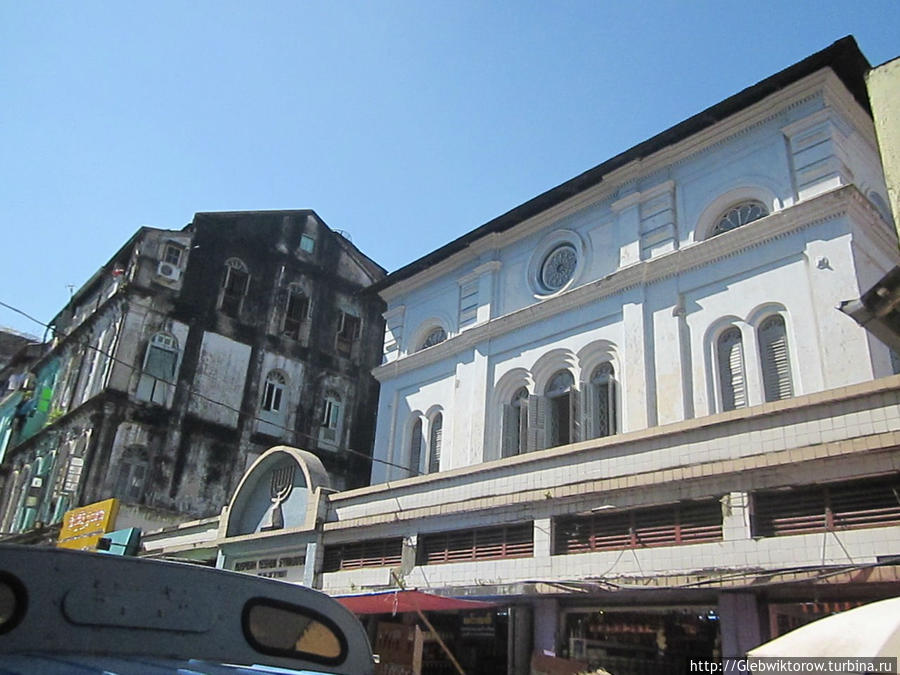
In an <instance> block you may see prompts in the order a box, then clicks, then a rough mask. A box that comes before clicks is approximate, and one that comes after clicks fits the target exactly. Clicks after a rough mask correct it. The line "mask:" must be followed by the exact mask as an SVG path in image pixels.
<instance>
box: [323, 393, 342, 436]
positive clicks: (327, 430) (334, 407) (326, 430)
mask: <svg viewBox="0 0 900 675" xmlns="http://www.w3.org/2000/svg"><path fill="white" fill-rule="evenodd" d="M340 424H341V404H340V402H339V401H336V400H335V399H333V398H326V399H325V405H324V406H323V407H322V426H321V428H320V429H319V436H320V438H321V439H322V440H323V441H327V442H329V443H336V442H337V440H338V429H339V427H340Z"/></svg>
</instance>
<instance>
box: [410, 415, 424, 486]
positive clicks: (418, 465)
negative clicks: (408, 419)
mask: <svg viewBox="0 0 900 675" xmlns="http://www.w3.org/2000/svg"><path fill="white" fill-rule="evenodd" d="M424 445H425V438H424V436H423V435H422V420H421V418H419V419H417V420H416V423H415V424H413V428H412V434H411V435H410V438H409V475H410V476H418V475H419V474H422V473H425V471H424V467H423V466H422V460H423V459H424V458H425V457H424V455H425V453H424V452H423V446H424Z"/></svg>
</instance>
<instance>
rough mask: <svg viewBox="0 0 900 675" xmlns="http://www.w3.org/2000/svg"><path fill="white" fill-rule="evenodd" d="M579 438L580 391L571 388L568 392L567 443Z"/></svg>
mask: <svg viewBox="0 0 900 675" xmlns="http://www.w3.org/2000/svg"><path fill="white" fill-rule="evenodd" d="M580 440H581V392H580V391H579V390H578V389H575V388H573V389H572V391H570V392H569V443H577V442H578V441H580Z"/></svg>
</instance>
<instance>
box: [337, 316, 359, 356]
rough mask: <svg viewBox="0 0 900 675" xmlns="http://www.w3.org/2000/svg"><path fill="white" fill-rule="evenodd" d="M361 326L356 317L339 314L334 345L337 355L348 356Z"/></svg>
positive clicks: (357, 337)
mask: <svg viewBox="0 0 900 675" xmlns="http://www.w3.org/2000/svg"><path fill="white" fill-rule="evenodd" d="M361 324H362V322H361V321H360V319H359V317H358V316H354V315H352V314H347V313H346V312H341V319H340V322H339V323H338V333H337V344H336V346H337V352H338V354H340V355H341V356H350V353H351V351H352V350H353V343H354V342H356V340H358V339H359V333H360V328H361Z"/></svg>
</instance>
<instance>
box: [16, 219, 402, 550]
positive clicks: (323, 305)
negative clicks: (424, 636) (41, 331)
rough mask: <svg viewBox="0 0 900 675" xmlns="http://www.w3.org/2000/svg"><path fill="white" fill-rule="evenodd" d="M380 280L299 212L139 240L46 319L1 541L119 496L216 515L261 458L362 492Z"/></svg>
mask: <svg viewBox="0 0 900 675" xmlns="http://www.w3.org/2000/svg"><path fill="white" fill-rule="evenodd" d="M383 276H384V270H383V269H382V268H381V267H379V266H378V265H377V264H375V263H374V262H373V261H371V260H370V259H369V258H367V257H366V256H364V255H363V254H362V253H361V252H360V251H359V250H358V249H357V248H356V247H355V246H354V245H353V244H352V243H351V242H350V241H349V239H348V238H347V237H345V236H343V235H342V234H340V233H338V232H335V231H333V230H331V229H330V228H328V227H327V226H326V225H325V224H324V223H323V222H322V221H321V219H320V218H319V217H318V216H317V215H316V214H315V213H314V212H313V211H309V210H302V211H254V212H234V213H198V214H197V215H196V216H195V217H194V220H193V222H192V223H191V224H189V225H188V226H187V227H185V228H184V229H183V230H161V229H153V228H142V229H141V230H139V231H138V232H137V233H136V234H135V235H134V236H133V237H132V238H131V239H130V240H129V241H128V243H127V244H126V245H125V246H123V247H122V249H120V250H119V251H118V252H117V253H116V255H114V256H113V258H112V259H111V260H110V261H109V262H108V263H107V264H106V265H105V266H104V267H103V268H102V269H100V270H99V271H98V272H97V273H96V274H95V275H94V276H93V277H92V278H91V279H90V280H89V281H88V282H87V283H86V284H85V285H84V286H83V287H82V288H81V289H79V290H78V292H77V293H75V294H74V296H73V297H72V300H71V302H70V303H69V304H68V305H67V306H66V307H65V309H63V311H61V312H60V313H59V315H58V316H57V317H56V318H55V319H54V320H53V322H52V327H53V330H54V334H55V338H54V340H53V342H52V344H50V345H48V348H47V350H46V353H45V354H44V355H43V356H42V357H41V358H40V359H39V360H38V361H37V363H36V364H34V366H33V368H32V374H31V377H30V378H29V380H28V382H29V387H30V388H29V389H28V391H25V392H20V393H19V395H20V396H21V397H22V398H23V400H22V401H21V402H19V403H18V404H17V405H16V406H15V408H14V409H13V413H12V419H11V420H10V428H11V438H10V439H9V443H8V448H7V453H6V459H5V462H4V464H5V466H6V468H7V471H8V477H9V478H8V481H7V490H6V491H5V494H4V496H3V500H2V507H3V511H2V519H0V530H2V531H6V532H9V531H21V530H23V529H28V528H30V527H32V526H33V525H34V524H35V522H42V523H48V522H55V521H58V519H59V518H61V516H62V514H63V513H64V511H65V510H66V509H68V508H71V507H72V506H75V505H78V504H84V503H90V502H93V501H96V500H100V499H104V498H107V497H119V498H121V499H122V500H124V501H125V502H127V503H132V504H140V505H143V506H145V507H148V508H149V509H153V510H156V511H166V512H174V513H178V514H181V515H183V516H189V517H200V516H206V515H210V514H213V513H217V512H218V511H219V510H220V509H221V508H222V506H223V505H224V504H225V503H226V500H227V497H228V495H229V494H230V493H231V492H232V491H233V489H234V488H235V486H236V482H237V481H238V479H239V478H240V477H241V475H242V474H243V473H244V471H245V469H246V468H247V467H248V466H249V465H250V464H251V463H252V462H253V460H254V459H255V458H256V457H257V456H259V454H260V453H261V452H263V451H264V450H266V449H267V448H269V447H271V446H273V445H278V444H282V443H284V444H289V445H294V446H297V447H301V448H304V449H307V450H309V451H311V452H313V453H315V454H316V455H318V456H319V457H320V458H321V460H322V462H323V463H324V465H325V467H326V468H327V470H328V472H329V474H330V476H331V480H332V482H333V484H334V486H335V487H336V488H351V487H358V486H361V485H364V484H366V483H367V481H368V475H369V471H370V460H369V456H370V454H371V447H372V441H373V437H374V418H375V409H376V405H377V396H378V385H377V383H376V382H375V380H374V378H372V376H371V374H370V371H371V369H372V368H373V367H374V366H376V365H378V363H379V362H380V359H381V347H382V336H383V328H384V323H383V318H382V312H383V306H382V304H381V301H380V300H379V299H378V298H377V297H373V296H370V295H364V294H362V293H361V291H362V290H363V289H365V288H366V287H367V286H369V285H370V284H371V283H372V282H374V281H376V280H378V279H380V278H382V277H383Z"/></svg>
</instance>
